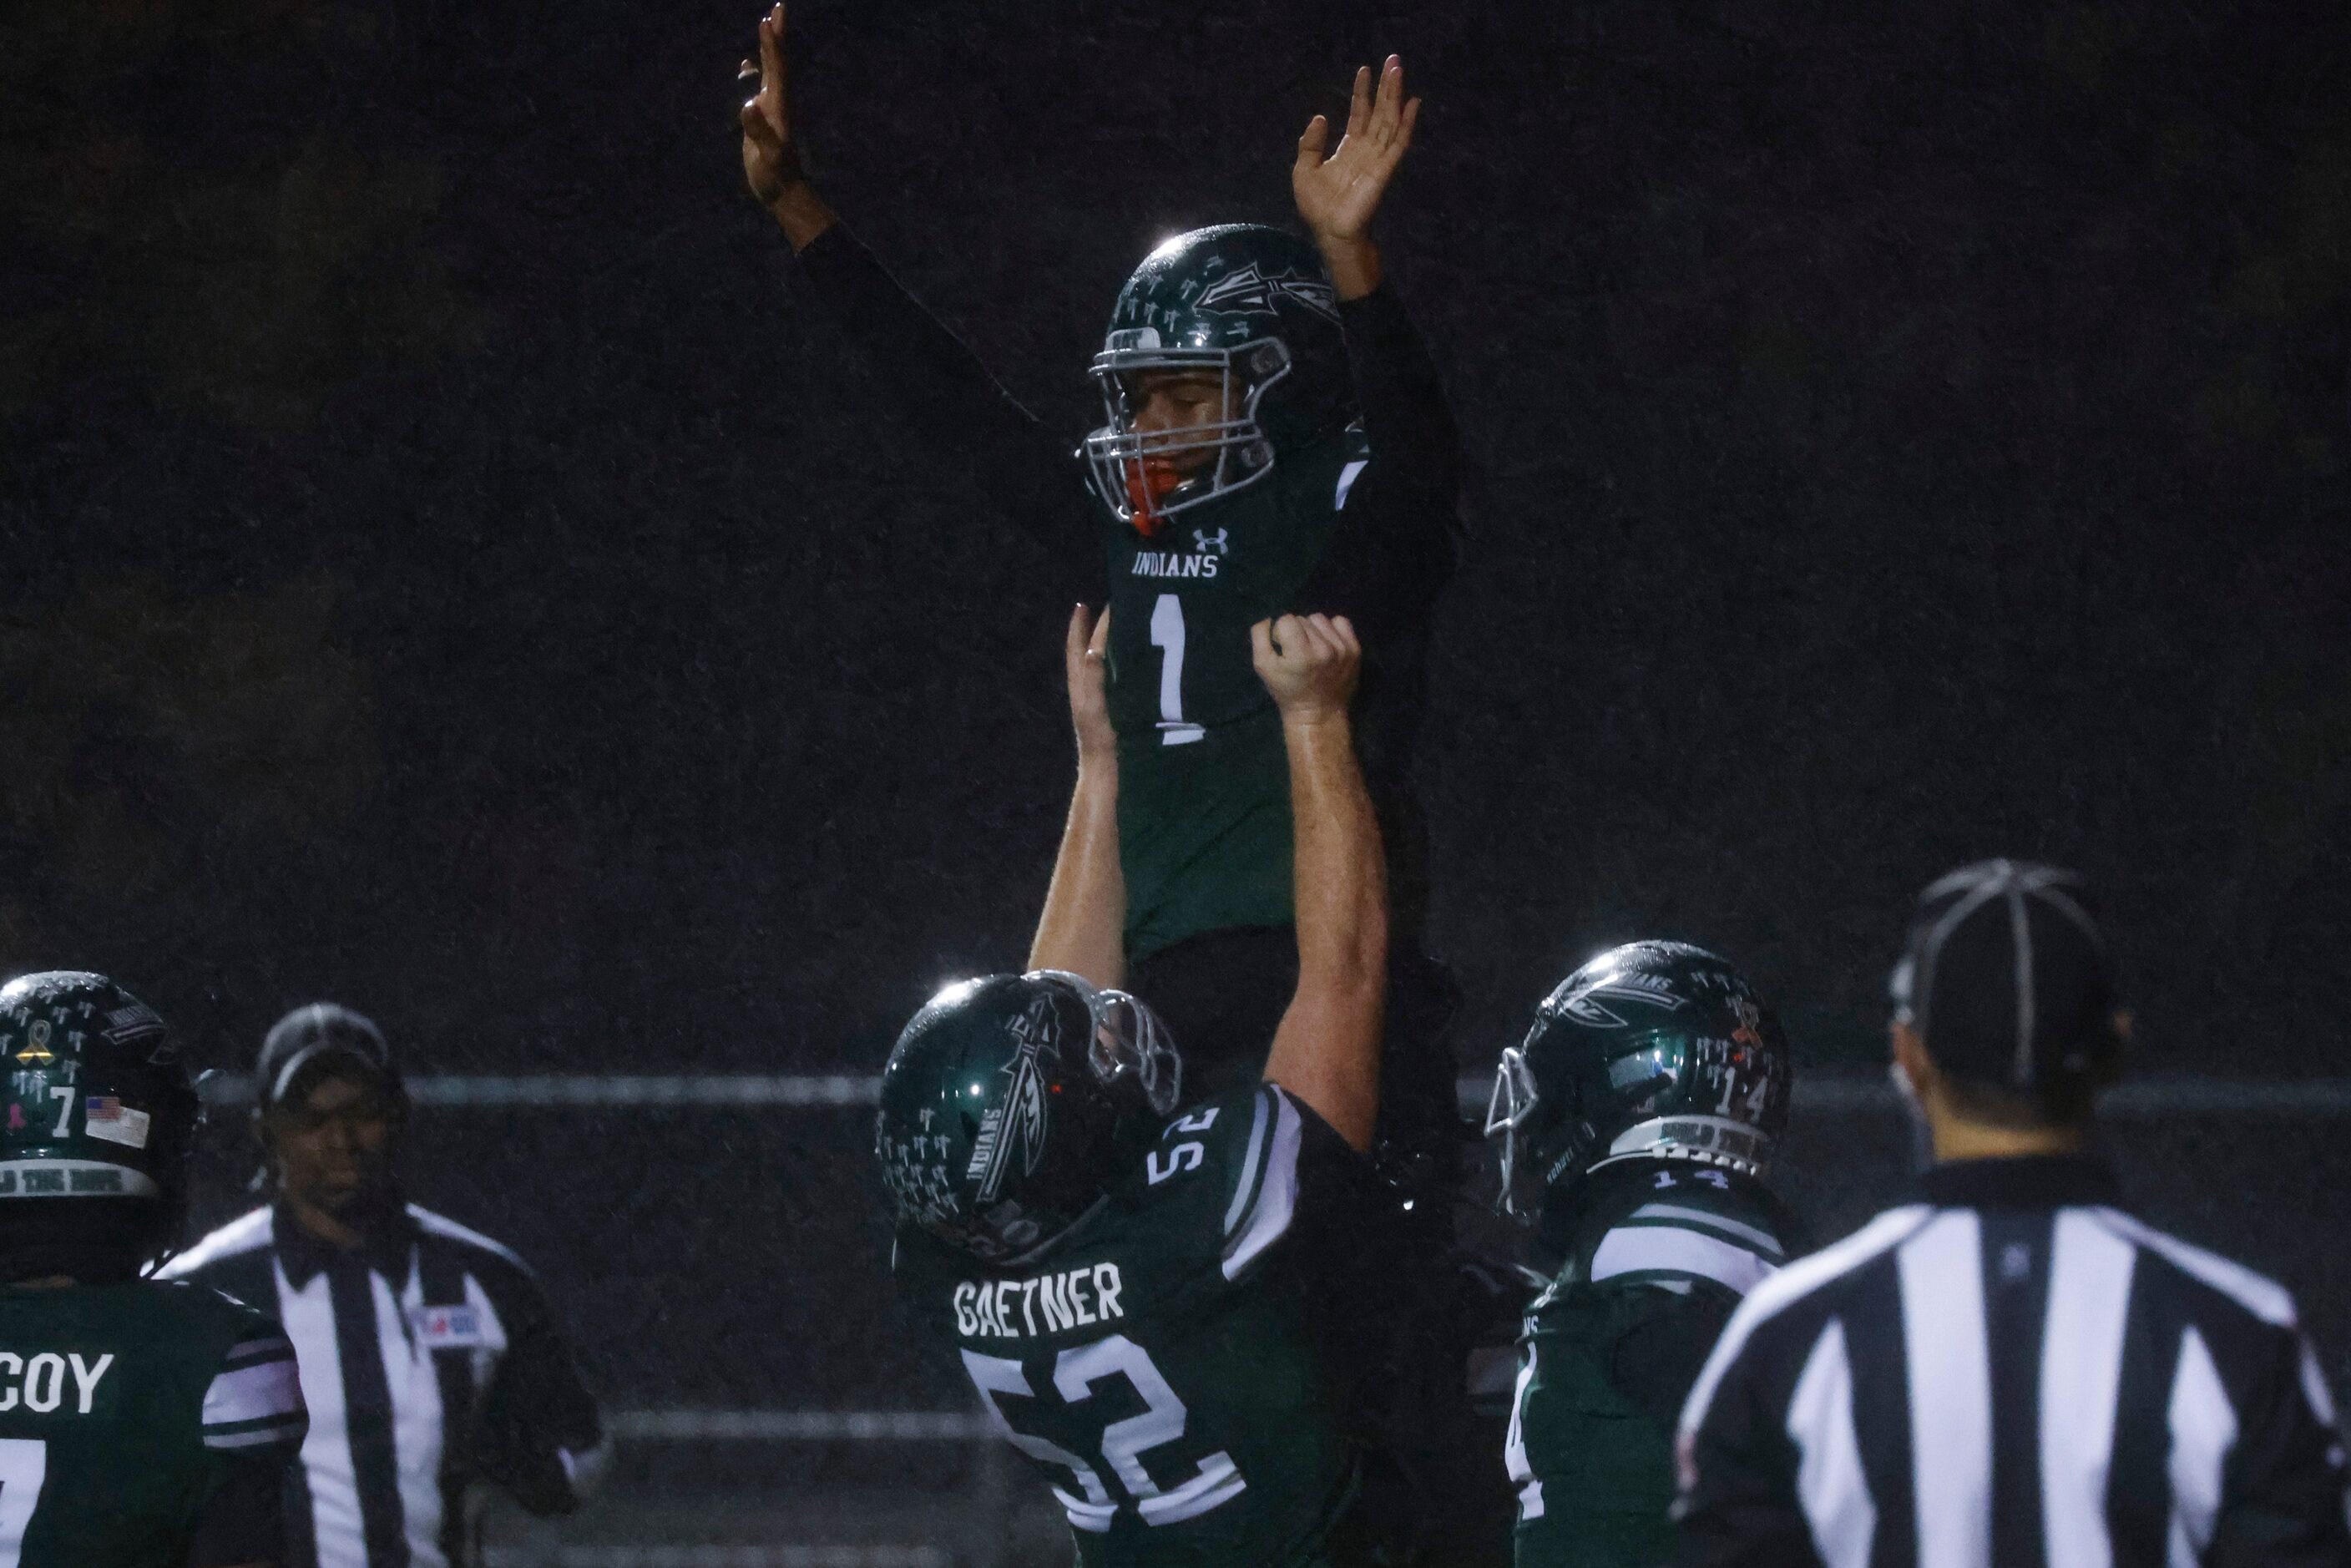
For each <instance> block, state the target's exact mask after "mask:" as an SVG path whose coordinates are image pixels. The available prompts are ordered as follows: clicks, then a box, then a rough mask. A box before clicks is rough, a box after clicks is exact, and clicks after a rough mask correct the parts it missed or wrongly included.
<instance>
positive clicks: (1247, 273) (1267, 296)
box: [1192, 262, 1339, 321]
mask: <svg viewBox="0 0 2351 1568" xmlns="http://www.w3.org/2000/svg"><path fill="white" fill-rule="evenodd" d="M1283 299H1288V300H1290V301H1293V302H1294V303H1296V304H1299V305H1302V306H1304V307H1305V308H1307V309H1309V310H1311V311H1313V312H1314V313H1315V314H1316V315H1317V316H1321V317H1323V318H1324V319H1328V320H1332V321H1336V320H1337V319H1339V303H1338V296H1337V295H1335V294H1333V293H1332V289H1331V286H1330V285H1329V284H1327V283H1325V282H1323V281H1322V279H1321V278H1319V277H1308V276H1307V275H1306V274H1304V273H1301V272H1292V271H1282V272H1278V273H1272V274H1268V273H1266V272H1265V271H1264V270H1263V269H1262V268H1260V267H1259V266H1258V264H1257V263H1255V262H1251V263H1249V265H1248V266H1247V267H1242V268H1241V269H1240V270H1239V271H1238V272H1228V273H1227V274H1226V275H1225V276H1224V277H1219V278H1217V280H1216V281H1215V282H1214V283H1211V284H1209V285H1208V286H1207V287H1206V288H1203V289H1202V290H1200V297H1199V298H1197V299H1195V300H1193V301H1192V308H1193V309H1195V310H1220V311H1222V312H1224V313H1226V314H1230V315H1241V314H1249V315H1262V314H1266V313H1268V312H1270V311H1271V310H1272V309H1273V308H1274V307H1275V305H1276V304H1277V303H1278V302H1279V301H1280V300H1283Z"/></svg>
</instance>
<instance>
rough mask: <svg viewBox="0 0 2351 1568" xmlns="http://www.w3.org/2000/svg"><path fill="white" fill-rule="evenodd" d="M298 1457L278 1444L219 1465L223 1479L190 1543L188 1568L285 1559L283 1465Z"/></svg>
mask: <svg viewBox="0 0 2351 1568" xmlns="http://www.w3.org/2000/svg"><path fill="white" fill-rule="evenodd" d="M301 1462H302V1461H301V1460H300V1458H298V1457H297V1456H296V1453H295V1451H294V1450H293V1449H291V1448H283V1447H280V1446H279V1445H277V1444H274V1443H273V1444H267V1445H265V1446H263V1447H260V1448H255V1449H253V1450H252V1451H251V1453H250V1454H249V1455H247V1456H242V1457H239V1458H234V1459H230V1460H228V1461H227V1462H226V1464H225V1466H224V1467H223V1469H224V1470H225V1476H226V1479H224V1480H223V1481H222V1482H221V1486H220V1490H218V1491H215V1492H214V1493H213V1497H212V1500H211V1501H210V1502H209V1503H206V1504H205V1505H204V1517H203V1518H201V1519H199V1520H197V1521H196V1529H195V1533H194V1534H193V1535H192V1536H191V1537H190V1538H189V1541H188V1568H243V1565H244V1564H246V1563H270V1564H273V1565H274V1564H277V1563H284V1562H285V1561H286V1483H287V1474H286V1472H287V1466H289V1465H297V1464H300V1463H301Z"/></svg>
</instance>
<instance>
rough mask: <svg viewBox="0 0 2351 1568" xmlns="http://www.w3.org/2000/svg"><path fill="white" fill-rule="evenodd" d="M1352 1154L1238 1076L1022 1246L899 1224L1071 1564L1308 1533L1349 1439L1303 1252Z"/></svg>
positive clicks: (1287, 1553)
mask: <svg viewBox="0 0 2351 1568" xmlns="http://www.w3.org/2000/svg"><path fill="white" fill-rule="evenodd" d="M1360 1169H1361V1161H1360V1157H1359V1156H1357V1155H1355V1154H1354V1153H1353V1151H1352V1150H1350V1149H1348V1148H1347V1147H1346V1145H1345V1144H1344V1142H1343V1141H1342V1140H1341V1139H1340V1138H1339V1136H1338V1134H1335V1133H1333V1132H1332V1131H1331V1129H1330V1128H1329V1127H1328V1126H1326V1125H1324V1124H1323V1123H1322V1121H1321V1119H1320V1118H1318V1117H1317V1116H1315V1114H1314V1113H1312V1112H1311V1111H1310V1110H1308V1109H1306V1108H1305V1107H1304V1106H1303V1105H1301V1103H1299V1102H1298V1101H1296V1100H1295V1099H1293V1098H1291V1097H1290V1095H1288V1094H1286V1093H1284V1092H1282V1091H1280V1090H1279V1089H1276V1088H1273V1087H1271V1086H1270V1085H1263V1084H1259V1085H1251V1086H1249V1087H1246V1088H1243V1089H1239V1090H1236V1091H1234V1092H1230V1093H1228V1094H1226V1095H1224V1096H1222V1097H1220V1098H1219V1099H1217V1100H1214V1101H1211V1102H1210V1103H1207V1104H1205V1105H1203V1106H1201V1107H1199V1108H1198V1109H1196V1110H1195V1111H1193V1112H1192V1113H1189V1114H1187V1115H1185V1116H1181V1117H1177V1118H1175V1119H1174V1120H1173V1121H1171V1122H1169V1123H1168V1124H1166V1126H1165V1130H1164V1132H1163V1134H1162V1135H1161V1136H1160V1138H1159V1139H1158V1140H1157V1142H1156V1144H1155V1145H1153V1146H1151V1147H1150V1148H1148V1149H1146V1150H1144V1151H1143V1152H1142V1153H1141V1154H1139V1155H1137V1156H1136V1157H1135V1159H1134V1162H1133V1165H1132V1167H1131V1168H1130V1169H1129V1170H1128V1171H1127V1172H1126V1173H1125V1174H1124V1175H1123V1176H1121V1177H1120V1179H1119V1180H1118V1181H1117V1183H1116V1184H1115V1185H1114V1186H1113V1189H1112V1190H1111V1192H1110V1193H1109V1194H1108V1195H1107V1196H1106V1197H1105V1198H1104V1200H1103V1204H1102V1207H1101V1208H1100V1209H1099V1210H1098V1211H1097V1212H1096V1213H1095V1214H1094V1215H1093V1216H1092V1218H1090V1219H1088V1220H1087V1221H1085V1222H1083V1223H1082V1224H1081V1225H1080V1226H1079V1227H1078V1228H1077V1229H1076V1230H1075V1231H1074V1232H1072V1233H1071V1236H1070V1237H1069V1239H1067V1240H1065V1241H1064V1242H1062V1243H1061V1245H1059V1246H1057V1247H1055V1248H1053V1249H1051V1250H1050V1252H1049V1253H1048V1254H1047V1255H1046V1256H1045V1257H1043V1258H1041V1259H1039V1260H1036V1261H1035V1262H1034V1263H1032V1264H1029V1265H1025V1266H1020V1265H1016V1266H1011V1267H1005V1268H988V1267H987V1266H984V1265H981V1264H979V1263H977V1262H976V1261H975V1260H971V1259H969V1258H968V1257H967V1256H964V1255H961V1254H957V1253H955V1252H952V1251H950V1250H948V1249H945V1248H942V1247H938V1246H937V1245H935V1244H934V1243H931V1242H930V1241H929V1240H928V1239H927V1238H921V1237H913V1236H910V1237H908V1238H907V1239H906V1240H905V1241H904V1242H903V1243H902V1246H904V1247H905V1248H906V1249H907V1250H906V1251H905V1252H903V1253H902V1263H901V1267H902V1270H903V1271H904V1273H905V1275H906V1278H907V1283H908V1284H909V1286H910V1287H911V1288H912V1289H913V1291H914V1300H915V1301H916V1302H917V1303H918V1310H919V1311H921V1312H923V1313H924V1315H925V1317H926V1318H929V1319H931V1320H932V1321H934V1322H937V1323H938V1324H939V1326H940V1327H941V1328H943V1329H944V1330H945V1331H946V1332H947V1333H949V1334H951V1335H952V1337H953V1338H954V1340H955V1342H956V1347H957V1349H958V1350H959V1352H960V1353H961V1357H962V1361H963V1365H964V1368H965V1370H966V1372H967V1374H968V1375H970V1378H971V1381H972V1384H973V1386H974V1387H975V1388H977V1391H978V1392H979V1395H980V1397H981V1398H982V1399H983V1400H985V1401H986V1403H987V1407H988V1409H989V1411H990V1413H991V1415H992V1416H993V1418H994V1420H995V1422H996V1424H997V1426H998V1429H999V1430H1000V1431H1001V1432H1002V1434H1003V1435H1004V1436H1005V1437H1007V1438H1008V1440H1009V1441H1010V1442H1011V1443H1012V1445H1013V1446H1014V1447H1015V1448H1018V1449H1019V1451H1020V1452H1021V1453H1022V1454H1023V1455H1024V1456H1026V1458H1028V1459H1029V1462H1030V1464H1031V1465H1032V1466H1033V1467H1034V1468H1035V1469H1038V1470H1039V1471H1040V1472H1041V1473H1042V1475H1043V1476H1044V1478H1045V1479H1046V1480H1047V1482H1048V1484H1050V1486H1051V1488H1052V1490H1053V1492H1054V1494H1055V1496H1056V1497H1058V1498H1059V1499H1060V1500H1061V1505H1062V1507H1063V1509H1064V1510H1065V1511H1067V1513H1068V1515H1069V1519H1070V1523H1071V1528H1072V1530H1073V1531H1074V1532H1075V1535H1076V1539H1077V1542H1078V1550H1079V1554H1080V1557H1081V1561H1082V1562H1083V1563H1086V1564H1087V1565H1088V1568H1112V1565H1115V1568H1129V1565H1144V1564H1159V1563H1179V1562H1181V1563H1203V1562H1216V1563H1284V1562H1289V1561H1292V1560H1304V1559H1305V1558H1307V1557H1311V1555H1312V1554H1313V1552H1315V1551H1316V1550H1318V1549H1319V1547H1320V1545H1321V1542H1322V1537H1323V1535H1324V1534H1325V1532H1327V1531H1328V1529H1329V1527H1330V1525H1331V1523H1332V1519H1333V1517H1334V1516H1335V1514H1336V1513H1337V1512H1338V1511H1339V1510H1340V1509H1341V1507H1342V1506H1343V1502H1344V1500H1345V1499H1346V1498H1347V1496H1348V1495H1349V1493H1350V1491H1351V1488H1352V1482H1353V1465H1354V1451H1353V1445H1352V1443H1351V1441H1350V1439H1349V1437H1348V1436H1347V1434H1346V1431H1345V1424H1344V1419H1343V1408H1344V1400H1343V1395H1342V1392H1341V1382H1340V1379H1339V1378H1338V1377H1337V1375H1335V1373H1334V1369H1333V1367H1332V1364H1331V1357H1330V1355H1329V1354H1328V1352H1327V1350H1326V1349H1325V1346H1324V1336H1323V1334H1322V1332H1321V1331H1322V1325H1319V1324H1316V1323H1314V1322H1311V1321H1310V1319H1311V1312H1310V1311H1309V1309H1308V1305H1307V1301H1306V1299H1305V1298H1306V1295H1307V1291H1305V1289H1304V1288H1303V1287H1304V1284H1305V1281H1302V1280H1301V1278H1300V1271H1301V1266H1309V1260H1310V1258H1314V1257H1319V1255H1320V1251H1321V1249H1319V1248H1315V1247H1313V1246H1311V1245H1310V1244H1308V1241H1307V1239H1308V1238H1311V1233H1312V1232H1313V1231H1315V1230H1316V1229H1317V1228H1330V1227H1333V1226H1335V1225H1336V1224H1337V1223H1338V1222H1339V1220H1338V1214H1339V1211H1340V1210H1341V1209H1342V1208H1343V1207H1344V1206H1345V1205H1347V1204H1349V1203H1351V1202H1352V1201H1353V1195H1354V1194H1356V1193H1357V1192H1358V1191H1359V1190H1360V1188H1359V1186H1358V1183H1359V1182H1360V1181H1361V1174H1360Z"/></svg>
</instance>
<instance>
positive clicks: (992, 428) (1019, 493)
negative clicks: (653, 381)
mask: <svg viewBox="0 0 2351 1568" xmlns="http://www.w3.org/2000/svg"><path fill="white" fill-rule="evenodd" d="M742 75H743V76H744V78H746V79H749V78H757V81H758V87H757V89H755V90H754V91H753V92H752V94H751V96H750V97H749V98H748V99H745V100H744V103H743V107H742V110H741V111H740V114H739V115H738V119H739V120H740V121H741V124H742V131H743V177H744V180H745V183H747V184H748V185H749V187H750V190H751V195H752V198H753V199H754V200H755V201H757V202H758V204H759V205H760V206H761V207H763V208H764V209H766V211H767V213H768V215H769V216H770V217H772V218H774V219H775V221H776V225H777V226H778V228H780V229H781V230H782V231H783V235H784V238H785V240H786V241H787V242H788V243H789V245H790V246H791V247H792V253H793V255H794V256H797V257H799V264H798V266H797V267H796V268H795V271H796V273H797V275H798V277H799V281H800V283H801V284H802V285H803V286H804V287H805V289H806V290H807V292H809V293H810V294H812V295H813V296H814V297H815V298H816V300H817V302H818V303H819V304H820V306H821V307H822V308H823V309H824V312H825V314H826V315H828V316H829V317H831V319H833V320H834V321H835V322H837V323H838V324H839V325H840V327H841V330H842V331H843V332H845V333H846V334H847V335H848V336H849V337H851V338H852V339H853V340H855V341H856V342H857V344H858V346H859V348H860V349H861V350H862V352H863V353H864V354H865V355H866V357H867V358H868V360H869V361H871V362H872V364H873V365H874V366H876V367H877V368H878V369H879V371H881V374H880V376H879V377H878V380H879V382H880V383H881V384H882V386H883V388H884V390H885V391H886V392H887V393H888V394H889V396H890V397H891V398H892V400H893V402H895V403H896V404H897V405H898V412H899V413H901V414H902V415H903V416H904V418H905V420H906V421H907V423H909V424H910V425H911V426H912V427H913V428H914V429H915V430H917V431H919V432H921V433H922V435H923V438H924V441H925V444H926V446H927V447H928V448H929V449H930V450H931V451H933V452H935V454H936V455H937V456H938V459H939V461H940V464H941V465H942V467H943V469H944V470H945V474H946V477H948V478H950V479H952V480H953V481H955V482H956V487H957V488H958V489H959V490H960V491H961V492H962V493H963V494H964V495H966V496H968V497H971V498H972V499H973V500H974V501H975V502H976V503H977V504H978V505H980V506H982V507H985V508H986V509H987V510H988V511H990V512H993V513H995V514H997V515H998V516H1000V517H1004V518H1006V519H1008V520H1009V521H1011V522H1012V523H1014V524H1016V525H1017V526H1019V528H1021V529H1023V530H1024V531H1025V532H1027V533H1029V534H1030V535H1032V536H1033V537H1035V538H1037V539H1038V540H1039V541H1040V543H1041V544H1043V545H1044V546H1045V548H1046V549H1047V550H1048V551H1049V553H1050V558H1051V559H1052V560H1053V561H1054V563H1055V566H1056V568H1057V569H1058V570H1056V571H1054V572H1053V573H1052V574H1051V575H1050V580H1051V581H1053V582H1054V583H1055V584H1056V585H1057V586H1059V587H1061V588H1064V589H1066V590H1068V591H1069V592H1070V593H1071V596H1072V597H1075V596H1078V595H1081V594H1085V593H1090V592H1095V591H1099V589H1100V585H1101V572H1102V568H1101V563H1100V559H1099V555H1098V550H1097V547H1096V544H1095V539H1094V528H1093V515H1092V511H1091V510H1090V509H1089V508H1088V507H1087V504H1086V501H1085V497H1084V493H1083V490H1082V488H1081V475H1080V474H1079V473H1078V472H1077V470H1076V469H1075V466H1074V465H1073V464H1072V463H1071V460H1070V457H1069V452H1070V447H1071V443H1070V442H1069V441H1067V440H1064V439H1061V438H1059V437H1056V436H1054V435H1052V434H1049V433H1048V432H1047V431H1046V430H1045V429H1044V427H1043V426H1042V425H1041V424H1040V423H1039V422H1038V420H1037V418H1036V416H1035V415H1033V414H1031V413H1029V411H1028V410H1027V409H1025V408H1023V407H1022V406H1021V405H1020V404H1019V402H1018V401H1016V400H1015V399H1014V398H1013V397H1012V395H1011V394H1010V393H1009V392H1006V391H1005V390H1004V388H1003V387H1002V386H1001V385H999V384H998V382H997V381H996V378H995V377H993V376H991V375H990V374H988V372H987V367H986V366H984V365H982V364H981V363H980V362H979V359H978V357H977V355H975V354H974V353H973V352H972V351H971V350H970V349H969V348H968V347H967V346H966V345H965V344H964V342H963V340H961V339H959V338H957V337H956V335H955V334H954V333H953V332H951V331H949V330H948V329H946V326H945V325H943V324H942V323H941V322H940V321H939V319H938V318H936V317H935V316H933V315H932V314H931V313H930V312H929V311H928V310H926V309H925V308H923V305H922V303H921V302H920V301H919V300H917V299H915V298H914V296H913V295H911V294H909V293H907V292H906V290H905V289H904V288H903V287H900V286H899V284H898V281H897V280H896V279H895V278H893V277H891V276H890V275H889V273H887V272H886V271H884V270H883V267H882V266H881V264H880V263H879V262H877V261H876V260H874V258H873V256H872V253H871V252H869V251H867V250H866V248H865V247H864V246H862V245H861V244H859V243H858V240H857V236H856V235H852V234H851V233H850V232H849V228H848V225H845V224H843V223H841V220H840V218H839V217H838V216H836V215H835V214H834V213H833V210H832V208H831V205H830V204H828V203H827V202H826V201H825V200H824V198H823V197H822V196H820V195H819V194H818V193H817V192H816V189H815V187H814V186H813V185H811V184H810V182H809V178H808V172H807V169H806V168H805V167H804V166H803V164H802V162H801V160H800V153H799V141H798V140H797V138H796V137H795V135H794V130H793V120H792V113H791V98H790V91H789V79H790V78H789V60H788V57H787V56H786V53H785V48H784V7H783V6H782V5H776V6H774V7H773V8H772V9H771V10H769V11H768V14H767V15H766V16H763V17H761V18H760V21H759V42H758V60H757V61H753V60H748V59H747V60H745V61H744V62H743V63H742Z"/></svg>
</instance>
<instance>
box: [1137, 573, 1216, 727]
mask: <svg viewBox="0 0 2351 1568" xmlns="http://www.w3.org/2000/svg"><path fill="white" fill-rule="evenodd" d="M1151 645H1152V646H1153V647H1155V648H1156V649H1158V650H1159V744H1161V745H1162V746H1182V745H1184V744H1185V743H1186V742H1187V741H1194V740H1197V739H1199V738H1200V737H1203V736H1205V735H1207V733H1208V732H1207V730H1205V729H1203V728H1201V727H1199V726H1198V725H1196V724H1193V723H1191V722H1190V721H1189V720H1187V719H1186V718H1185V716H1184V601H1182V600H1181V599H1178V598H1176V597H1175V595H1174V594H1172V593H1163V594H1161V595H1160V596H1159V602H1158V603H1156V604H1155V605H1153V606H1152V607H1151Z"/></svg>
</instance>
